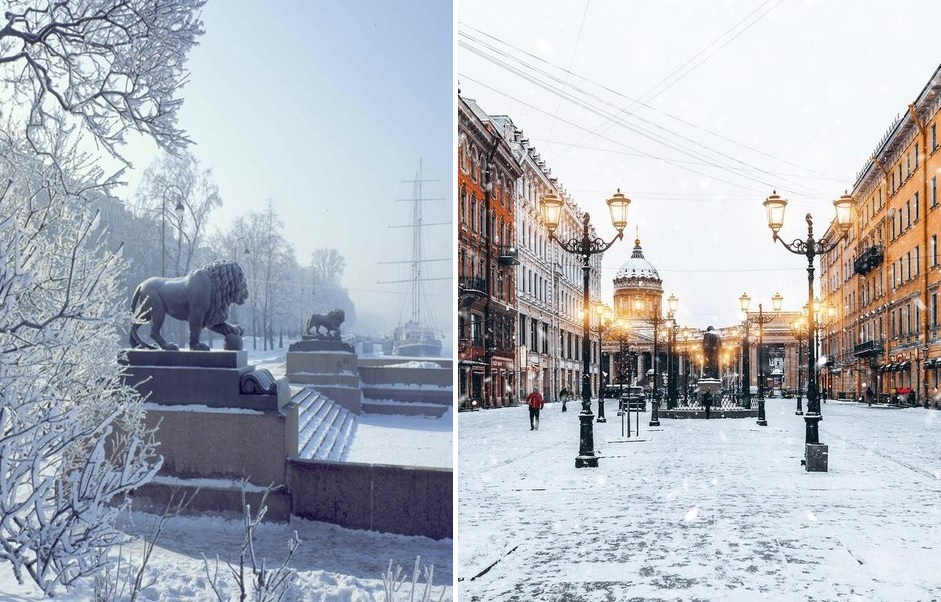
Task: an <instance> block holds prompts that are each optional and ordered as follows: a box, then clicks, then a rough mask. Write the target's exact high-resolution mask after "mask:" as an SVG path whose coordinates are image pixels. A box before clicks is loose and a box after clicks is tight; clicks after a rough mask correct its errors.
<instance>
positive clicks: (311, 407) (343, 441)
mask: <svg viewBox="0 0 941 602" xmlns="http://www.w3.org/2000/svg"><path fill="white" fill-rule="evenodd" d="M294 401H295V403H297V404H298V449H299V453H298V457H299V458H302V459H307V460H342V459H343V457H344V456H345V455H346V453H347V451H348V450H349V446H350V443H351V442H352V438H353V433H354V432H355V430H356V416H355V415H353V414H352V413H351V412H350V411H349V410H347V409H345V408H343V407H342V406H340V405H339V404H337V403H335V402H334V401H333V400H331V399H330V398H329V397H327V396H326V395H323V394H321V393H320V392H318V391H316V390H314V389H311V388H309V387H307V388H304V389H303V390H302V391H301V392H300V393H298V394H297V395H296V396H295V398H294Z"/></svg>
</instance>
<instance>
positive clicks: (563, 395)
mask: <svg viewBox="0 0 941 602" xmlns="http://www.w3.org/2000/svg"><path fill="white" fill-rule="evenodd" d="M568 400H569V390H568V389H566V388H565V387H562V390H561V391H559V401H561V402H562V411H563V412H567V411H568V410H567V409H566V407H565V403H566V402H567V401H568Z"/></svg>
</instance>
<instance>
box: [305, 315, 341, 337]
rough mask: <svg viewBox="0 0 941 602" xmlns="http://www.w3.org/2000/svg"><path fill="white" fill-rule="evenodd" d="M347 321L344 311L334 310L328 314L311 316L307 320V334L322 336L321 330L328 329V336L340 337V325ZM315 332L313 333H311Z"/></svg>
mask: <svg viewBox="0 0 941 602" xmlns="http://www.w3.org/2000/svg"><path fill="white" fill-rule="evenodd" d="M345 319H346V314H345V313H344V312H343V310H342V309H334V310H332V311H330V313H326V314H311V316H310V317H309V318H307V334H310V335H320V334H321V332H320V329H321V328H325V329H326V331H327V332H326V335H327V336H329V337H333V338H339V337H340V324H342V323H343V320H345ZM311 330H313V332H311Z"/></svg>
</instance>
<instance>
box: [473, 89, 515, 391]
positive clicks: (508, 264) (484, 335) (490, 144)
mask: <svg viewBox="0 0 941 602" xmlns="http://www.w3.org/2000/svg"><path fill="white" fill-rule="evenodd" d="M508 133H509V132H508V131H507V130H506V129H505V128H503V127H502V125H501V124H497V123H495V122H494V121H493V120H492V119H491V118H490V116H489V115H487V114H486V113H485V112H484V111H483V110H482V109H481V108H480V107H479V106H477V104H476V103H475V102H474V101H473V100H470V99H465V98H463V97H461V96H458V219H459V220H460V221H459V225H458V278H459V281H458V379H459V385H458V387H459V391H458V394H459V398H460V403H461V404H462V405H463V404H465V403H472V402H476V403H477V404H479V405H482V406H484V407H493V406H503V405H507V404H509V403H512V402H514V401H515V400H516V399H515V396H516V388H517V387H516V376H517V372H516V337H515V335H516V313H517V312H516V278H515V276H516V270H515V267H516V264H517V263H518V260H517V258H516V241H515V238H516V236H515V229H516V224H515V212H516V180H517V178H519V176H520V173H521V171H520V166H519V163H518V162H517V160H516V159H515V158H514V157H513V154H512V152H511V149H510V144H509V142H508V141H507V139H506V138H505V136H506V135H507V134H508Z"/></svg>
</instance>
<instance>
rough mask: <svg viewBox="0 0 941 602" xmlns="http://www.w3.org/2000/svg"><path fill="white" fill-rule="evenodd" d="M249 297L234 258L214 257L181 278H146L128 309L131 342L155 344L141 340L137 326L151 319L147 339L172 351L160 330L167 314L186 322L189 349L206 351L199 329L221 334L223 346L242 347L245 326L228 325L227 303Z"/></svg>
mask: <svg viewBox="0 0 941 602" xmlns="http://www.w3.org/2000/svg"><path fill="white" fill-rule="evenodd" d="M246 299H248V285H247V283H246V281H245V274H244V272H242V267H241V266H240V265H239V264H237V263H235V262H234V261H214V262H212V263H210V264H209V265H206V266H204V267H202V268H199V269H198V270H194V271H192V272H190V273H189V274H187V275H186V276H182V277H180V278H148V279H147V280H144V281H143V282H141V283H140V284H139V285H137V289H136V290H135V291H134V298H133V300H132V301H131V311H132V312H133V313H134V321H133V322H132V323H131V332H130V337H129V338H130V343H131V347H134V348H146V349H156V347H154V346H153V345H149V344H147V343H145V342H144V341H143V340H142V339H141V337H140V334H139V333H138V332H137V329H138V328H139V327H140V326H142V325H143V324H146V323H148V322H150V338H151V339H153V340H154V342H156V343H157V345H159V346H160V348H161V349H166V350H171V351H175V350H177V349H179V347H177V345H175V344H174V343H170V342H167V340H166V339H164V338H163V336H162V335H161V334H160V329H161V328H162V327H163V321H164V319H165V318H166V317H167V316H170V317H173V318H176V319H177V320H180V321H182V322H187V323H189V327H190V341H189V348H190V349H193V350H196V351H208V350H209V346H208V345H206V344H205V343H201V342H200V341H199V337H200V335H201V334H202V330H203V328H208V329H209V330H211V331H213V332H216V333H219V334H220V335H222V336H223V337H225V339H226V349H232V348H238V349H240V348H241V341H242V338H241V337H242V335H243V334H244V331H243V330H242V328H241V327H240V326H237V325H234V324H229V323H228V322H226V321H225V319H226V318H227V317H228V315H229V304H231V303H237V304H239V305H242V304H243V303H245V300H246Z"/></svg>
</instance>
